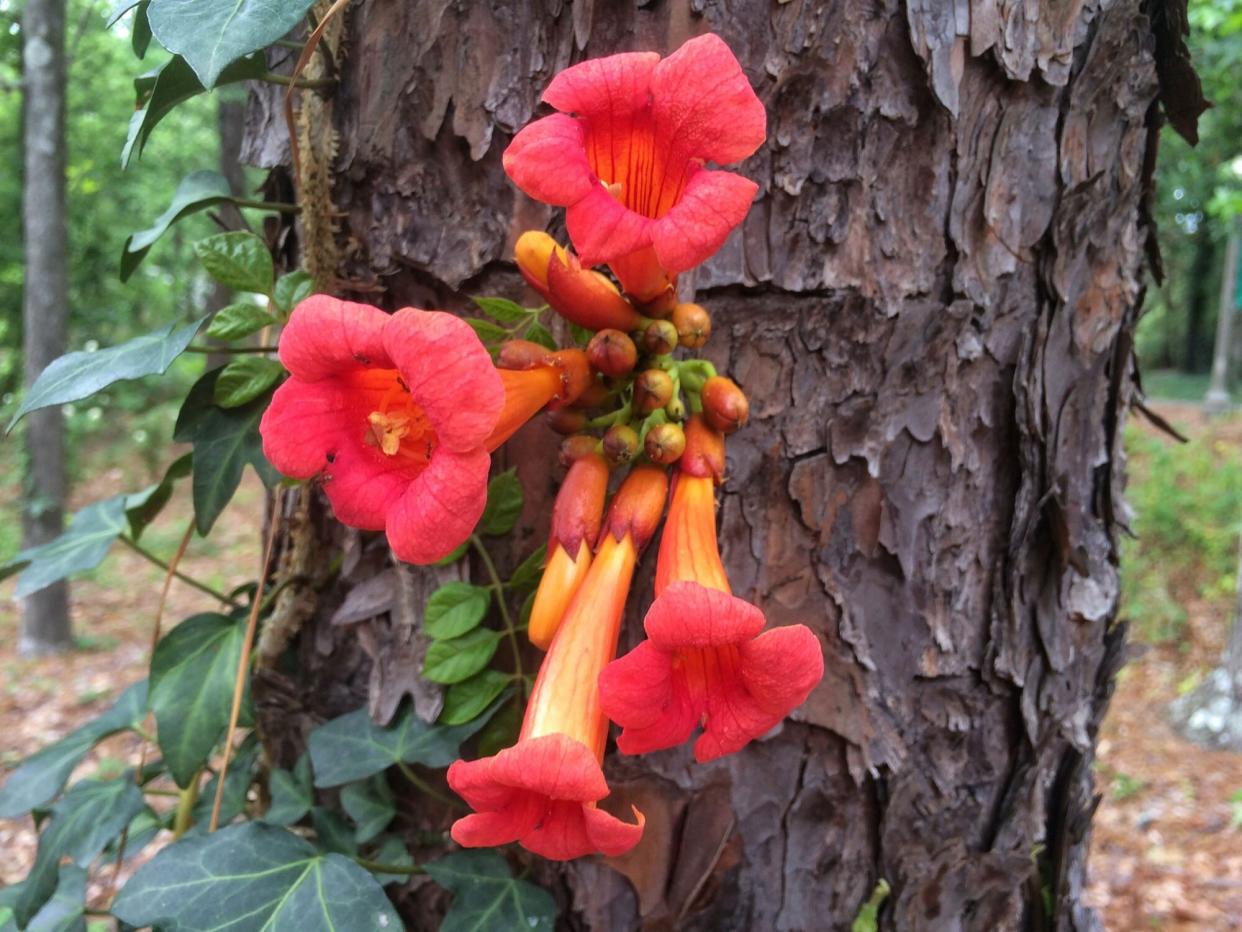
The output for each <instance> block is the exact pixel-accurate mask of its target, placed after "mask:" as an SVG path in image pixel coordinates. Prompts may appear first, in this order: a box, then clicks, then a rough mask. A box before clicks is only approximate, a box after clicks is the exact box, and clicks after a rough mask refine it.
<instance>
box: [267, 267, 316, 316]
mask: <svg viewBox="0 0 1242 932" xmlns="http://www.w3.org/2000/svg"><path fill="white" fill-rule="evenodd" d="M314 291H315V280H314V279H313V278H311V277H310V273H309V272H303V271H302V270H301V269H294V270H293V271H292V272H288V273H286V274H285V275H282V276H280V278H278V279H276V286H275V287H274V288H273V289H272V303H273V304H275V305H276V307H278V308H279V309H280V310H282V311H286V312H287V311H291V310H293V309H294V308H295V307H297V305H298V304H300V303H301V302H303V301H305V300H306V299H307V298H309V297H310V296H311V295H312V294H313V293H314Z"/></svg>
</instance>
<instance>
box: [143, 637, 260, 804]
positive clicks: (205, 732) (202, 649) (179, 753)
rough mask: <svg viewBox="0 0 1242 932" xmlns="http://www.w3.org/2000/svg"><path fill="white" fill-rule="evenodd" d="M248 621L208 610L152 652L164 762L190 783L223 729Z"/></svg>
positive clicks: (154, 696)
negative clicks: (245, 622)
mask: <svg viewBox="0 0 1242 932" xmlns="http://www.w3.org/2000/svg"><path fill="white" fill-rule="evenodd" d="M244 629H245V625H244V623H243V622H242V621H241V620H240V619H233V618H228V617H227V616H224V615H217V614H214V613H206V614H202V615H194V616H192V617H190V618H187V619H186V620H185V621H183V622H181V624H179V625H177V626H176V627H175V628H173V629H172V630H171V631H170V632H168V634H166V635H164V637H162V638H161V639H160V642H159V644H157V645H156V648H155V654H154V655H153V656H152V658H151V711H152V712H154V713H155V723H156V725H157V726H158V731H157V732H156V737H157V738H158V740H159V745H160V751H162V752H163V754H164V763H165V764H167V765H168V771H169V773H171V774H172V777H173V779H174V780H176V781H177V785H178V786H180V787H186V786H189V784H190V781H191V780H193V779H194V777H195V776H196V775H197V773H198V771H199V768H201V767H202V766H203V764H205V763H206V762H207V758H208V757H210V756H211V751H212V749H213V748H214V747H215V746H216V743H217V742H218V741H219V740H220V736H221V735H222V734H224V729H225V727H226V726H227V725H228V721H229V713H230V711H231V709H232V705H233V679H234V677H235V675H236V673H237V664H238V662H239V661H240V658H241V649H242V640H243V637H244Z"/></svg>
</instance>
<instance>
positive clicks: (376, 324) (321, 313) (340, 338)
mask: <svg viewBox="0 0 1242 932" xmlns="http://www.w3.org/2000/svg"><path fill="white" fill-rule="evenodd" d="M387 322H388V315H387V314H385V313H384V312H383V311H381V310H380V309H379V308H377V307H372V306H371V305H369V304H355V303H354V302H352V301H341V300H340V299H338V298H333V297H330V296H328V295H326V294H315V295H311V296H310V297H309V298H307V299H306V300H305V301H303V302H302V303H300V304H299V305H298V306H297V307H295V308H294V309H293V313H292V314H291V315H290V316H289V322H288V323H287V324H285V329H284V330H283V331H282V332H281V334H280V361H281V362H282V363H284V365H285V368H286V369H288V370H289V372H290V373H292V374H293V376H294V377H295V378H298V379H302V380H304V381H307V382H315V381H318V380H319V379H326V378H329V377H331V376H334V375H340V374H341V373H342V372H346V371H352V370H355V369H361V368H365V367H367V366H374V367H376V368H379V369H391V368H392V362H391V360H390V359H389V358H388V353H387V352H385V350H384V343H383V339H382V334H383V331H384V326H385V324H387Z"/></svg>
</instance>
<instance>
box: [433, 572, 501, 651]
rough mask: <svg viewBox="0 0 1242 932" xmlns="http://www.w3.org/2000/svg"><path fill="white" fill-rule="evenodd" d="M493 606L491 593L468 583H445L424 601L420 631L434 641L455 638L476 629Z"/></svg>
mask: <svg viewBox="0 0 1242 932" xmlns="http://www.w3.org/2000/svg"><path fill="white" fill-rule="evenodd" d="M491 604H492V590H491V589H485V588H483V587H482V586H473V585H471V584H470V583H464V582H450V583H445V584H444V585H443V586H441V587H440V588H439V589H437V590H436V591H435V592H433V593H432V594H431V598H430V599H428V600H427V610H426V611H425V612H424V613H423V628H424V630H426V632H427V633H428V634H429V635H431V636H432V637H433V638H455V637H458V636H459V635H462V634H465V633H466V632H467V631H470V630H471V629H472V628H476V627H478V625H479V622H481V621H482V620H483V618H484V616H485V615H486V614H487V609H488V607H489V606H490V605H491Z"/></svg>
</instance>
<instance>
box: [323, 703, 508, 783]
mask: <svg viewBox="0 0 1242 932" xmlns="http://www.w3.org/2000/svg"><path fill="white" fill-rule="evenodd" d="M489 716H490V713H488V716H484V717H482V718H479V719H476V720H475V721H473V722H471V723H470V724H468V725H460V726H457V727H455V728H446V727H444V726H442V725H428V724H427V723H426V722H424V721H423V720H422V719H420V718H418V717H417V716H416V715H415V714H414V712H413V711H412V710H411V709H410V707H409V706H408V705H406V706H403V707H402V710H401V712H400V713H399V714H398V716H397V720H396V721H395V722H393V723H392V724H391V725H389V726H388V727H386V728H381V727H380V726H378V725H375V724H373V723H372V721H371V716H370V715H369V714H368V713H367V710H366V709H358V710H357V711H355V712H350V713H349V714H348V715H342V716H341V717H340V718H334V719H333V720H332V721H330V722H327V723H325V724H323V725H320V726H319V727H318V728H316V729H315V730H314V731H312V732H311V733H310V740H309V742H308V745H309V750H310V757H311V766H312V769H313V770H314V773H315V786H318V787H327V786H340V785H341V784H343V783H353V782H354V781H355V780H365V779H366V778H367V777H369V776H371V775H372V774H377V773H380V772H382V771H384V770H387V769H388V768H389V767H391V766H393V765H394V764H398V763H406V764H422V765H423V766H424V767H447V766H448V765H449V764H451V763H452V762H453V761H455V760H457V758H458V757H459V756H460V754H459V748H460V747H461V743H462V742H463V741H465V740H466V739H467V738H469V737H470V736H471V735H473V734H474V733H475V732H476V731H478V730H479V729H480V728H482V727H483V725H484V724H486V722H487V718H488V717H489Z"/></svg>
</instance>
